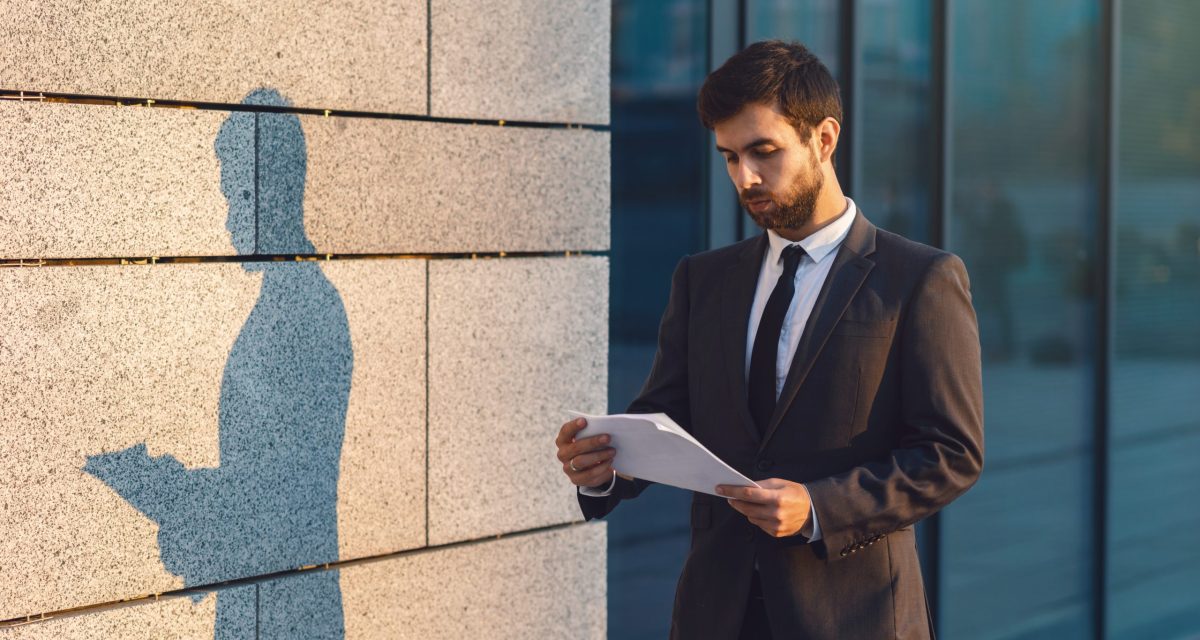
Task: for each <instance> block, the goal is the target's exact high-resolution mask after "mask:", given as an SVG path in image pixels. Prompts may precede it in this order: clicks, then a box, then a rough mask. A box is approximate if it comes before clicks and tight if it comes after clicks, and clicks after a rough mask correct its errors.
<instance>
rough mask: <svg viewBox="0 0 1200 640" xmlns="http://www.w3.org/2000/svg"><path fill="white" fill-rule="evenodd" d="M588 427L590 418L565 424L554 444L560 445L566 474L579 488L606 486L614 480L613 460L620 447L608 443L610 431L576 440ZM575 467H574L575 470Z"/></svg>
mask: <svg viewBox="0 0 1200 640" xmlns="http://www.w3.org/2000/svg"><path fill="white" fill-rule="evenodd" d="M586 426H587V420H584V419H583V418H576V419H574V420H571V421H570V422H566V423H564V424H563V426H562V429H559V431H558V438H556V439H555V440H554V444H555V445H556V446H558V461H559V462H561V463H562V466H563V473H565V474H567V477H568V478H570V479H571V482H572V483H573V484H574V485H575V486H577V487H606V486H608V483H610V482H612V478H613V468H612V461H613V458H614V457H616V455H617V450H616V449H613V448H612V447H609V446H607V445H608V441H609V436H608V435H607V434H604V435H598V436H592V437H590V438H584V439H582V440H576V439H575V434H577V433H579V432H580V431H582V430H583V428H584V427H586ZM572 466H573V467H574V469H577V471H576V470H573V469H572Z"/></svg>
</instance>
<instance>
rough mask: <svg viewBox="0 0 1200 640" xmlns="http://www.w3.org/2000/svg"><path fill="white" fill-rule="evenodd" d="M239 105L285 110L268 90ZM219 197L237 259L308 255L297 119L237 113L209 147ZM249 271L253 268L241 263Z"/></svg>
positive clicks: (304, 157)
mask: <svg viewBox="0 0 1200 640" xmlns="http://www.w3.org/2000/svg"><path fill="white" fill-rule="evenodd" d="M242 104H244V105H256V106H268V107H290V106H292V104H291V102H290V101H288V99H287V98H285V97H283V95H282V94H280V93H279V92H278V91H276V90H274V89H256V90H254V91H252V92H251V93H250V94H248V95H247V96H246V97H245V98H244V99H243V100H242ZM214 146H215V149H216V153H217V158H218V160H220V163H221V193H223V194H224V195H225V200H226V201H227V202H228V204H229V217H228V219H227V220H226V223H225V228H226V230H228V231H229V235H230V239H231V240H232V242H233V246H234V249H235V250H236V251H237V252H238V254H241V255H248V254H259V255H281V254H311V253H315V252H316V249H315V248H314V247H313V244H312V243H311V242H310V241H309V240H308V236H307V234H306V233H305V230H304V183H305V179H306V173H307V167H308V149H307V145H306V144H305V141H304V130H303V129H302V128H301V126H300V118H298V117H297V116H296V115H295V114H291V113H271V112H261V111H259V112H250V111H237V112H234V113H231V114H230V116H229V117H228V118H227V119H226V120H225V122H224V123H223V124H222V125H221V130H220V132H219V133H218V134H217V139H216V142H215V144H214ZM242 264H243V266H245V267H246V268H254V267H255V266H256V265H257V264H258V263H252V262H245V263H242Z"/></svg>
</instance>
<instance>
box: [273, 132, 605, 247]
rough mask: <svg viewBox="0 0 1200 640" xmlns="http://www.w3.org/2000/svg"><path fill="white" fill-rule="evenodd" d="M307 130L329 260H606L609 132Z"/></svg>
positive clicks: (312, 208) (310, 193) (310, 196)
mask: <svg viewBox="0 0 1200 640" xmlns="http://www.w3.org/2000/svg"><path fill="white" fill-rule="evenodd" d="M263 117H264V118H272V117H281V116H269V115H268V116H263ZM301 121H302V122H303V125H304V131H305V134H306V135H307V138H308V147H309V151H308V175H309V178H308V183H307V189H306V191H305V209H306V215H305V224H306V227H307V229H308V236H309V237H310V238H312V241H313V243H314V244H315V245H316V247H317V250H318V251H320V252H331V253H379V252H387V253H405V252H417V253H419V252H475V251H479V252H496V251H561V250H568V249H569V250H574V251H580V250H604V249H607V248H608V244H609V240H608V238H609V187H610V176H609V161H608V159H609V134H608V133H607V132H600V131H591V130H582V129H533V128H520V127H495V126H471V125H461V124H443V123H432V122H409V121H396V120H367V119H358V118H321V117H302V118H301Z"/></svg>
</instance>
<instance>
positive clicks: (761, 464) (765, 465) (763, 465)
mask: <svg viewBox="0 0 1200 640" xmlns="http://www.w3.org/2000/svg"><path fill="white" fill-rule="evenodd" d="M755 466H756V467H758V470H759V471H766V470H767V469H770V468H771V461H770V460H759V461H758V464H757V465H755Z"/></svg>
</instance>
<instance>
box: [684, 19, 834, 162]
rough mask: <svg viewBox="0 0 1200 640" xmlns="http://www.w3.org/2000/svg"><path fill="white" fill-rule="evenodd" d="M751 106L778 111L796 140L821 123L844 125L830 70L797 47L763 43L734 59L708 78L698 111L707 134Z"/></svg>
mask: <svg viewBox="0 0 1200 640" xmlns="http://www.w3.org/2000/svg"><path fill="white" fill-rule="evenodd" d="M749 104H765V105H777V106H778V107H779V110H780V111H781V112H783V115H784V117H786V118H787V119H788V120H789V121H790V122H791V123H792V126H794V127H795V128H796V132H797V133H799V134H800V139H801V140H803V141H805V142H807V141H808V137H809V135H810V134H811V133H812V129H813V127H815V126H817V125H818V124H820V123H821V121H822V120H824V119H825V118H833V119H834V120H837V121H838V123H839V124H840V123H841V122H842V98H841V95H840V93H839V90H838V84H837V81H836V80H834V79H833V76H832V75H831V74H830V73H829V69H826V68H825V65H824V64H822V63H821V61H820V60H818V59H817V56H815V55H813V53H812V52H811V51H809V50H808V48H807V47H805V46H804V45H802V44H800V43H798V42H790V43H789V42H783V41H782V40H764V41H762V42H755V43H754V44H752V45H750V46H748V47H746V48H745V49H742V50H741V51H739V52H737V53H735V54H734V55H733V56H732V57H731V58H729V59H728V60H726V61H725V64H723V65H721V67H720V68H719V69H717V70H716V71H713V72H712V73H710V74H708V78H706V79H705V80H704V86H702V87H700V95H699V97H698V98H697V99H696V110H697V111H699V112H700V122H702V123H703V124H704V126H705V127H707V128H708V129H712V128H713V127H714V126H716V125H717V124H718V123H720V122H722V121H724V120H727V119H729V118H732V117H733V116H735V115H737V113H738V112H739V111H741V110H742V109H743V108H745V107H746V105H749Z"/></svg>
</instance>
